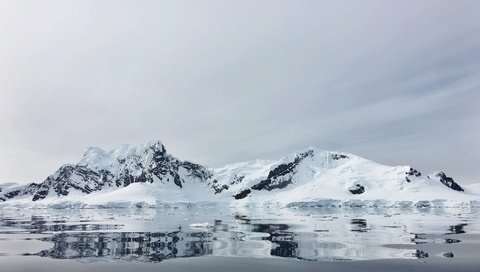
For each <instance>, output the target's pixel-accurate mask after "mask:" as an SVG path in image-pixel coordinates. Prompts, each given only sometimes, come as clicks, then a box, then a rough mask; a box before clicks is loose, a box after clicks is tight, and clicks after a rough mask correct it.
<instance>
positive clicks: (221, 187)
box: [210, 179, 229, 194]
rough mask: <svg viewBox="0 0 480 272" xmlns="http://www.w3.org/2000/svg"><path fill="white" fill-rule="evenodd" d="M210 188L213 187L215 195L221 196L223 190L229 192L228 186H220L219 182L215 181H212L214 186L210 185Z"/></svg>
mask: <svg viewBox="0 0 480 272" xmlns="http://www.w3.org/2000/svg"><path fill="white" fill-rule="evenodd" d="M210 186H212V188H213V189H214V190H215V194H219V193H221V192H222V191H223V190H228V188H229V187H228V185H226V184H223V185H221V184H218V180H216V179H214V180H213V181H212V184H210Z"/></svg>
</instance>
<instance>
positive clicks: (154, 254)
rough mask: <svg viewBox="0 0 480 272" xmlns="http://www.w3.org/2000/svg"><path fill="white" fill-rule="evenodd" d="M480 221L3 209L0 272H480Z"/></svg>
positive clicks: (456, 216)
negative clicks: (408, 271)
mask: <svg viewBox="0 0 480 272" xmlns="http://www.w3.org/2000/svg"><path fill="white" fill-rule="evenodd" d="M479 215H480V212H479V211H478V210H472V209H470V208H468V209H416V208H410V209H253V208H245V209H230V208H222V207H216V206H201V207H171V206H166V207H163V208H160V209H131V210H128V209H118V210H114V209H104V210H15V209H3V210H2V211H1V212H0V264H1V265H2V266H1V267H2V269H1V271H42V270H41V269H45V270H44V271H64V270H65V269H67V270H72V271H77V270H75V269H78V271H82V270H91V269H93V270H97V271H103V270H102V269H105V271H109V270H111V269H113V268H114V269H115V270H116V271H143V270H144V271H150V270H156V271H158V269H159V268H161V270H162V271H176V270H178V271H182V270H181V269H197V270H198V269H200V270H202V269H203V270H204V271H224V270H225V269H228V270H230V271H235V269H237V270H238V271H240V270H242V271H243V270H245V269H247V268H248V269H249V270H251V271H255V270H258V271H262V270H265V269H273V268H275V271H288V270H291V269H296V268H298V269H302V270H305V271H319V270H322V269H327V270H328V269H333V268H334V269H339V270H345V271H349V270H355V271H358V270H362V269H365V270H366V271H368V270H370V271H371V270H385V269H387V268H388V269H387V270H395V269H400V270H402V269H408V267H409V266H413V269H417V270H422V269H423V270H436V271H442V269H443V270H445V271H448V270H451V269H452V268H454V269H456V270H455V271H462V270H463V271H479V270H480V260H479V259H480V220H479V219H480V216H479ZM179 269H180V270H179Z"/></svg>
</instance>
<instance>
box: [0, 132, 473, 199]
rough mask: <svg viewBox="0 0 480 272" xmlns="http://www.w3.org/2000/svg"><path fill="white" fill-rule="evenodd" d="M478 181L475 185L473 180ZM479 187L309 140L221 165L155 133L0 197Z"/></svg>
mask: <svg viewBox="0 0 480 272" xmlns="http://www.w3.org/2000/svg"><path fill="white" fill-rule="evenodd" d="M477 187H478V186H477ZM479 193H480V190H477V188H474V187H472V189H470V187H468V188H465V189H464V188H463V187H462V186H460V185H459V184H458V183H456V182H455V181H454V180H453V179H452V178H451V177H448V176H447V175H446V174H445V173H443V172H435V173H433V174H430V175H424V174H423V173H421V172H420V171H418V170H416V169H414V168H412V167H410V166H385V165H381V164H378V163H375V162H372V161H369V160H367V159H364V158H361V157H358V156H355V155H353V154H349V153H343V152H333V151H325V150H321V149H318V148H315V147H309V148H307V149H304V150H301V151H299V152H296V153H293V154H290V155H288V156H286V157H284V158H282V159H280V160H278V161H267V160H254V161H249V162H242V163H235V164H231V165H227V166H224V167H221V168H208V167H204V166H201V165H199V164H195V163H191V162H188V161H181V160H178V159H177V158H175V157H173V156H172V155H170V154H168V153H167V151H166V149H165V147H164V146H163V144H162V143H161V142H160V141H152V142H149V143H147V144H143V145H138V146H129V145H123V146H121V147H119V148H117V149H114V150H112V151H109V152H106V151H104V150H102V149H99V148H89V149H88V150H87V152H86V153H85V154H84V156H83V158H82V159H81V160H80V162H78V163H77V164H75V165H73V164H67V165H64V166H62V167H60V169H59V170H57V171H56V172H55V173H54V174H52V175H51V176H49V177H47V179H46V180H45V181H44V182H42V183H39V184H36V183H32V184H28V185H15V184H12V183H8V184H0V201H3V204H2V205H8V206H11V205H13V206H32V207H73V208H78V207H80V208H81V207H130V206H136V207H157V206H160V205H164V204H166V203H185V204H188V203H190V204H188V205H191V204H192V203H197V204H198V203H212V202H214V203H225V204H227V205H231V206H232V205H233V206H257V205H262V206H272V205H273V206H281V207H284V206H315V207H319V206H320V207H325V206H327V207H330V206H335V207H341V206H417V207H437V206H459V205H460V206H472V205H473V206H477V205H479V204H480V194H479Z"/></svg>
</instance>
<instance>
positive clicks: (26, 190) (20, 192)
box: [3, 183, 39, 200]
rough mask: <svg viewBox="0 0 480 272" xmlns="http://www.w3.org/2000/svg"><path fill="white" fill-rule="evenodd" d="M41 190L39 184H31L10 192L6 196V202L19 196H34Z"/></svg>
mask: <svg viewBox="0 0 480 272" xmlns="http://www.w3.org/2000/svg"><path fill="white" fill-rule="evenodd" d="M38 188H39V184H36V183H30V184H28V185H26V186H22V187H20V188H18V189H16V190H13V191H10V192H8V193H6V194H4V198H3V199H4V200H7V199H11V198H14V197H18V196H24V195H32V194H33V193H34V192H35V191H36V190H37V189H38Z"/></svg>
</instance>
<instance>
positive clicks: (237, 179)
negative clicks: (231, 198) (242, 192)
mask: <svg viewBox="0 0 480 272" xmlns="http://www.w3.org/2000/svg"><path fill="white" fill-rule="evenodd" d="M244 178H245V176H237V175H235V177H233V180H232V182H230V185H234V184H237V183H240V182H242V181H243V179H244Z"/></svg>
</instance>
